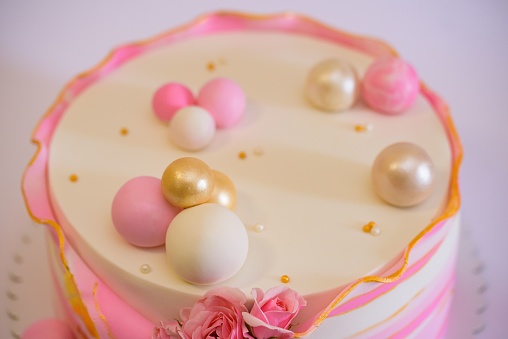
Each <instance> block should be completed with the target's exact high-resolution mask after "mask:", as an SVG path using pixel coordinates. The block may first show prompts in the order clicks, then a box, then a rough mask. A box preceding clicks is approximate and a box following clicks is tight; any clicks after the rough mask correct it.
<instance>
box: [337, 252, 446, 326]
mask: <svg viewBox="0 0 508 339" xmlns="http://www.w3.org/2000/svg"><path fill="white" fill-rule="evenodd" d="M440 246H441V242H440V243H438V244H437V245H436V246H434V247H433V248H432V250H431V251H430V252H429V253H427V254H426V255H425V256H424V257H423V258H422V259H420V260H419V261H418V262H417V263H416V264H414V265H413V266H411V267H409V268H408V269H407V270H406V272H404V274H403V275H402V277H401V278H400V279H399V280H397V281H395V282H392V283H388V284H382V285H381V286H380V287H378V288H376V289H375V290H374V291H372V292H370V293H368V294H364V295H361V296H358V297H356V298H354V299H353V300H351V301H349V302H347V303H345V304H344V305H340V306H339V307H337V308H335V309H334V310H333V311H332V312H330V313H329V314H328V317H333V316H337V315H340V314H343V313H346V312H350V311H352V310H354V309H356V308H358V307H361V306H363V305H365V304H367V303H369V302H370V301H372V300H373V299H376V298H377V297H379V296H380V295H383V294H384V293H386V292H388V291H390V290H392V289H394V288H395V287H397V285H399V284H400V283H402V282H404V281H406V280H407V279H409V278H410V277H411V276H413V275H414V274H415V273H416V272H418V271H419V270H420V269H421V268H422V267H423V266H425V264H427V262H428V261H429V260H430V259H431V258H432V256H433V255H434V253H436V251H437V250H438V248H439V247H440Z"/></svg>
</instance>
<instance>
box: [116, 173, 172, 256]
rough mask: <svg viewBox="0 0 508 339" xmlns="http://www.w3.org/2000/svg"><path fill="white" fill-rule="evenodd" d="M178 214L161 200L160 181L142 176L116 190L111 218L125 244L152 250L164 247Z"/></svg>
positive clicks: (163, 199) (162, 196) (162, 197)
mask: <svg viewBox="0 0 508 339" xmlns="http://www.w3.org/2000/svg"><path fill="white" fill-rule="evenodd" d="M180 211H181V209H180V208H178V207H175V206H172V205H170V204H169V203H168V202H167V201H166V199H165V198H164V195H163V194H162V189H161V181H160V179H157V178H154V177H148V176H141V177H136V178H134V179H131V180H129V181H127V182H126V183H125V184H124V185H123V186H122V187H121V188H120V189H119V190H118V192H117V193H116V195H115V198H114V199H113V205H112V208H111V216H112V218H113V224H114V225H115V228H116V230H117V231H118V233H120V235H121V236H122V237H123V238H124V239H125V240H126V241H128V242H129V243H131V244H133V245H135V246H139V247H155V246H160V245H163V244H164V242H165V241H166V232H167V230H168V227H169V224H170V223H171V221H172V220H173V218H174V217H175V215H177V214H178V213H179V212H180Z"/></svg>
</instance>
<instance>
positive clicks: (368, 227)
mask: <svg viewBox="0 0 508 339" xmlns="http://www.w3.org/2000/svg"><path fill="white" fill-rule="evenodd" d="M363 231H364V232H365V233H370V234H371V235H373V236H378V235H380V234H381V229H380V228H379V227H377V224H376V223H375V222H374V221H370V222H369V223H367V224H365V225H363Z"/></svg>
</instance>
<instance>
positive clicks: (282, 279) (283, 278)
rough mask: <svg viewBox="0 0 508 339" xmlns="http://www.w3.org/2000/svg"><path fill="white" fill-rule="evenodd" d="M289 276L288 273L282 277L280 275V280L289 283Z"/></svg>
mask: <svg viewBox="0 0 508 339" xmlns="http://www.w3.org/2000/svg"><path fill="white" fill-rule="evenodd" d="M289 280H290V279H289V276H287V275H285V274H284V275H283V276H282V277H280V281H281V282H282V283H283V284H287V283H288V282H289Z"/></svg>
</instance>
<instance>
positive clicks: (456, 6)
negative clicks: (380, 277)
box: [0, 0, 508, 338]
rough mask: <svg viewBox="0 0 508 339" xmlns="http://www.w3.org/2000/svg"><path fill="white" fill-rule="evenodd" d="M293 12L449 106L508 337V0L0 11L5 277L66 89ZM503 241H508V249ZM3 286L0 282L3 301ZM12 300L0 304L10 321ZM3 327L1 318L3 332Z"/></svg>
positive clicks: (495, 317)
mask: <svg viewBox="0 0 508 339" xmlns="http://www.w3.org/2000/svg"><path fill="white" fill-rule="evenodd" d="M221 9H228V10H241V11H248V12H255V13H274V12H281V11H286V10H291V11H295V12H300V13H303V14H306V15H308V16H312V17H314V18H316V19H318V20H320V21H322V22H325V23H328V24H330V25H332V26H336V27H338V28H342V29H345V30H349V31H351V32H355V33H359V34H365V35H371V36H375V37H378V38H381V39H383V40H386V41H388V42H390V43H391V44H392V45H393V46H394V47H395V48H396V49H397V50H398V51H399V52H400V54H401V55H402V56H403V57H404V58H406V59H407V60H409V61H410V62H411V63H413V65H414V66H415V67H416V69H417V70H418V72H419V74H420V76H421V78H422V79H423V80H424V81H425V82H426V83H427V84H428V85H429V86H430V87H431V88H432V89H434V90H435V91H437V92H438V93H440V94H441V95H442V96H443V97H444V98H445V99H446V101H447V102H448V104H449V105H450V107H451V110H452V114H453V117H454V120H455V123H456V127H457V128H458V131H459V134H460V136H461V138H462V142H463V145H464V149H465V157H464V161H463V166H462V170H461V173H460V181H461V190H462V216H463V221H464V223H465V224H466V225H467V226H468V227H469V232H470V234H471V235H472V239H473V242H474V243H475V244H476V247H477V248H478V250H479V254H480V256H481V258H482V259H483V260H484V261H485V262H486V269H485V272H484V277H485V279H486V280H487V281H488V284H489V289H488V299H489V308H488V310H487V312H486V314H485V317H486V328H485V330H484V331H483V332H482V333H481V335H480V336H479V337H480V338H506V337H508V293H507V292H506V287H505V286H506V283H505V282H506V281H507V280H508V264H507V261H506V259H507V258H508V246H507V245H506V243H505V241H506V240H508V218H507V217H505V216H506V215H507V210H508V203H507V198H506V196H507V194H508V180H507V179H506V178H505V175H507V174H508V149H507V147H508V93H507V92H508V1H506V0H482V1H480V0H476V1H474V0H447V1H440V0H426V1H423V0H419V1H404V0H389V1H366V0H356V1H339V0H334V1H332V0H329V1H325V0H313V1H310V0H292V1H290V0H277V1H275V0H272V1H270V0H255V1H254V0H249V1H238V0H237V1H234V0H230V1H227V0H214V1H212V0H208V1H204V0H200V1H198V0H186V1H184V0H171V1H168V0H166V1H163V0H160V1H143V2H141V1H138V2H130V3H126V1H120V0H115V1H108V2H107V3H106V2H105V1H82V2H79V3H78V2H73V3H71V2H70V1H64V0H46V1H39V2H36V1H32V3H30V4H29V3H28V2H27V1H15V0H2V1H1V2H0V148H1V153H0V154H1V159H2V160H1V162H0V164H1V172H0V174H1V175H0V183H1V186H0V215H1V216H2V217H1V218H2V225H1V226H0V242H1V246H0V253H1V255H0V267H1V270H0V271H2V272H6V271H7V269H8V268H9V266H10V265H11V262H12V254H13V252H14V250H15V246H16V245H17V244H19V241H18V239H19V238H20V237H21V231H22V230H23V229H26V225H27V224H29V223H31V220H30V219H29V217H28V215H27V213H26V210H25V207H24V203H23V199H22V196H21V191H20V180H21V175H22V173H23V170H24V168H25V166H26V165H27V163H28V161H29V160H30V158H31V157H32V155H33V153H34V151H35V146H34V145H32V144H31V143H30V142H29V140H30V134H31V132H32V130H33V128H34V127H35V125H36V123H37V121H38V120H39V119H40V117H41V116H42V114H43V113H44V112H45V111H46V109H47V108H48V107H49V105H50V104H51V103H52V101H53V100H54V99H55V98H56V96H57V94H58V92H59V90H60V89H61V88H62V87H63V85H64V84H65V83H66V82H67V81H68V80H69V79H71V78H72V77H73V76H74V75H76V74H77V73H79V72H81V71H83V70H86V69H88V68H90V67H91V66H93V65H95V64H96V63H97V62H98V61H99V60H101V59H102V58H103V57H104V56H105V55H106V53H107V52H109V51H110V50H111V48H112V47H113V46H118V45H120V44H123V43H126V42H130V41H135V40H139V39H143V38H146V37H149V36H151V35H154V34H156V33H159V32H161V31H164V30H166V29H168V28H170V27H173V26H175V25H179V24H182V23H185V22H188V21H189V20H191V19H193V18H195V17H196V16H197V15H199V14H202V13H205V12H210V11H215V10H221ZM505 237H507V238H505ZM5 287H6V279H4V277H0V291H2V292H3V291H5ZM5 303H6V296H5V295H4V294H2V295H0V308H1V309H2V310H3V309H4V307H3V305H5ZM7 327H8V324H7V317H4V316H0V329H5V328H7Z"/></svg>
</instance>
